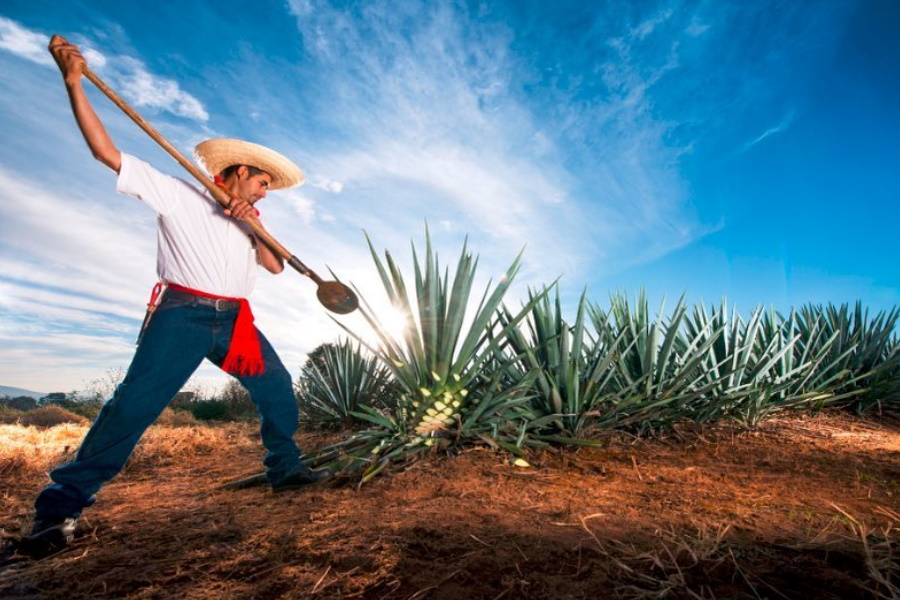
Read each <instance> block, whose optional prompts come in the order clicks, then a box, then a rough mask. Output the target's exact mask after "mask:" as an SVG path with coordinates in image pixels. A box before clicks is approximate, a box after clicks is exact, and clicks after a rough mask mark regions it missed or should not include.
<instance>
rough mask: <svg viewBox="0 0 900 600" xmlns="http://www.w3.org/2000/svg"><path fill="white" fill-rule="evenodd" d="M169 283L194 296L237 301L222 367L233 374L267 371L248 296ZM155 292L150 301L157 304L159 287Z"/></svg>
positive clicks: (259, 373)
mask: <svg viewBox="0 0 900 600" xmlns="http://www.w3.org/2000/svg"><path fill="white" fill-rule="evenodd" d="M167 285H168V287H169V289H172V290H177V291H180V292H187V293H188V294H192V295H194V296H200V297H203V298H213V299H216V300H228V301H231V302H237V303H238V304H239V308H238V314H237V319H236V320H235V322H234V331H233V332H232V334H231V343H230V344H229V346H228V354H227V355H226V356H225V362H223V363H222V369H224V370H225V371H226V372H228V373H231V374H232V375H262V374H263V373H264V372H265V370H266V365H265V363H264V362H263V357H262V348H261V347H260V344H259V336H258V335H257V333H256V327H254V326H253V312H252V311H251V310H250V303H249V302H248V301H247V299H246V298H230V297H228V296H217V295H215V294H208V293H206V292H201V291H199V290H193V289H191V288H188V287H184V286H182V285H178V284H176V283H169V284H167ZM157 286H159V284H157ZM153 292H154V297H153V298H152V299H151V301H150V302H151V304H153V305H155V304H156V302H155V299H156V296H157V295H158V293H159V292H158V291H157V288H154V290H153Z"/></svg>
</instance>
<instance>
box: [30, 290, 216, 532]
mask: <svg viewBox="0 0 900 600" xmlns="http://www.w3.org/2000/svg"><path fill="white" fill-rule="evenodd" d="M202 310H203V309H202V308H194V307H188V306H183V305H174V306H167V305H166V303H165V302H164V303H163V304H162V305H160V307H159V308H158V309H157V312H156V314H155V315H154V316H153V319H151V321H150V324H149V325H148V327H147V330H146V331H145V332H144V337H143V339H142V340H141V343H140V345H139V346H138V348H137V351H136V352H135V355H134V358H133V359H132V362H131V366H130V367H129V368H128V372H127V373H126V375H125V379H124V380H123V381H122V383H121V384H119V386H118V387H117V388H116V390H115V392H114V394H113V397H112V398H111V399H110V400H109V401H108V402H107V403H106V404H105V405H104V406H103V408H102V409H101V411H100V414H99V415H97V418H96V420H95V421H94V423H93V424H92V425H91V428H90V430H89V431H88V433H87V435H86V436H85V438H84V440H83V441H82V443H81V446H80V448H79V449H78V452H77V454H76V455H75V459H74V460H73V461H72V462H69V463H67V464H64V465H62V466H60V467H58V468H57V469H55V470H54V471H53V472H52V473H51V474H50V478H51V479H52V480H53V482H54V483H52V484H50V485H48V486H46V487H45V488H44V489H43V490H42V491H41V493H40V495H39V496H38V498H37V500H36V501H35V510H36V513H37V515H38V517H43V516H50V515H65V516H76V515H78V514H80V512H81V509H82V508H84V507H85V506H90V505H91V504H92V503H93V495H94V494H95V493H97V491H98V490H99V489H100V487H101V486H102V485H103V484H104V483H106V482H107V481H109V480H110V479H112V478H113V477H115V476H116V474H118V473H119V471H121V469H122V467H123V466H124V465H125V462H126V461H127V460H128V457H129V456H131V453H132V451H133V450H134V447H135V446H136V445H137V443H138V440H140V437H141V435H142V434H143V433H144V431H145V430H146V429H147V427H149V426H150V425H151V424H153V422H154V421H155V420H156V419H157V417H159V414H160V413H161V412H162V411H163V409H164V408H165V407H166V406H167V405H168V404H169V402H170V401H171V400H172V398H173V397H174V396H175V394H176V393H177V392H178V390H180V389H181V387H182V386H183V385H184V383H185V382H186V381H187V380H188V378H190V376H191V374H192V373H193V372H194V371H195V370H196V368H197V367H198V366H199V364H200V362H201V361H202V360H203V358H204V357H205V355H206V353H207V352H208V350H209V348H210V346H211V345H212V335H211V332H210V328H209V326H208V325H207V326H204V324H203V322H202V321H203V318H202V317H203V315H202V314H201V311H202Z"/></svg>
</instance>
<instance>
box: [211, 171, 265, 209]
mask: <svg viewBox="0 0 900 600" xmlns="http://www.w3.org/2000/svg"><path fill="white" fill-rule="evenodd" d="M213 181H214V182H215V184H216V185H217V186H219V187H220V188H222V189H223V190H224V191H225V193H228V188H226V187H225V180H224V179H222V178H221V177H219V176H218V175H216V176H214V177H213ZM228 197H229V198H230V197H231V194H228ZM253 210H255V211H256V216H257V217H258V216H259V209H258V208H256V207H255V206H254V207H253Z"/></svg>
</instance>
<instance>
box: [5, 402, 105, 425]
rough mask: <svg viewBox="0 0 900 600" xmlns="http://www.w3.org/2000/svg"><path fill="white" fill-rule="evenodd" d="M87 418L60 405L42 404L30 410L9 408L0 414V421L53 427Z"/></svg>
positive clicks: (85, 421)
mask: <svg viewBox="0 0 900 600" xmlns="http://www.w3.org/2000/svg"><path fill="white" fill-rule="evenodd" d="M87 422H88V419H87V418H85V417H83V416H81V415H79V414H76V413H73V412H72V411H69V410H66V409H64V408H62V407H61V406H42V407H40V408H35V409H32V410H26V411H19V410H10V411H4V412H3V413H2V414H0V423H5V424H7V425H16V424H17V425H24V426H35V427H53V426H54V425H61V424H63V423H79V424H85V423H87Z"/></svg>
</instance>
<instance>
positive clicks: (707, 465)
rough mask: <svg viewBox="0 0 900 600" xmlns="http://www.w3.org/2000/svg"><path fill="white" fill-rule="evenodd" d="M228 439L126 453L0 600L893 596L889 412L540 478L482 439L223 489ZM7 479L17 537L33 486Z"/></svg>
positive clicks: (235, 462) (897, 451)
mask: <svg viewBox="0 0 900 600" xmlns="http://www.w3.org/2000/svg"><path fill="white" fill-rule="evenodd" d="M229 427H230V429H229V430H228V431H229V433H228V436H230V438H231V439H232V441H233V443H232V444H230V445H227V446H226V447H219V448H215V449H210V448H206V449H204V450H203V451H202V452H190V453H181V454H178V453H174V454H172V455H170V456H169V457H168V458H165V457H163V458H160V457H159V456H155V455H152V454H141V452H140V451H139V452H138V453H136V455H135V457H133V459H132V461H131V463H130V465H129V467H128V468H127V469H126V471H125V473H123V474H122V475H121V476H120V477H119V478H117V479H116V480H114V481H113V482H112V483H110V484H109V485H108V486H106V487H105V488H104V489H103V490H102V492H101V493H100V494H99V500H98V502H97V504H96V505H95V506H94V507H92V508H90V509H88V510H87V511H86V512H85V515H84V518H82V520H81V522H80V534H79V537H78V539H77V540H76V542H75V544H73V546H72V547H71V548H70V549H68V550H66V551H65V552H63V553H61V554H58V555H56V556H53V557H50V558H47V559H44V560H42V561H37V562H34V561H28V560H13V561H12V562H10V563H7V564H6V565H5V566H4V567H2V568H0V569H2V570H0V597H2V598H7V599H24V598H48V599H55V598H60V599H63V598H64V599H69V598H183V599H212V598H236V599H250V598H260V599H269V598H322V599H337V598H362V599H368V598H378V599H398V600H399V599H402V600H424V599H434V600H450V599H458V598H466V599H468V598H473V599H475V598H478V599H481V598H484V599H493V600H499V599H501V598H505V599H513V598H527V599H537V598H553V599H556V598H560V599H562V598H573V599H574V598H676V599H680V598H704V599H706V598H709V599H719V600H726V599H734V600H737V599H743V598H748V599H751V598H752V599H762V598H771V599H782V598H788V599H805V598H817V599H819V598H821V599H827V598H841V599H844V598H850V599H855V598H878V597H881V598H888V599H891V598H898V597H900V596H898V589H900V563H898V561H900V547H898V542H900V536H898V535H897V530H896V529H895V528H897V527H900V516H898V513H900V428H898V421H896V420H881V421H873V420H862V419H859V418H855V417H852V416H849V415H846V414H842V413H831V414H823V415H819V416H816V417H807V418H780V419H777V420H773V421H771V422H768V423H766V424H764V425H762V426H761V427H760V428H758V429H757V430H754V431H745V430H742V429H739V428H736V427H730V426H724V425H723V426H716V427H704V428H697V427H693V428H681V429H679V430H678V431H676V432H674V433H670V434H668V435H666V436H664V437H663V438H659V439H649V440H648V439H633V438H630V437H628V436H626V435H622V434H617V435H615V436H610V437H607V438H605V439H604V446H603V447H601V448H582V449H578V450H565V451H544V452H542V453H539V454H536V455H534V456H532V457H530V459H529V460H530V462H531V463H532V467H531V468H519V467H515V466H513V465H511V464H509V461H508V458H507V456H506V455H503V454H500V453H495V452H493V451H490V450H488V449H481V448H476V449H472V450H469V451H466V452H464V453H462V454H460V455H458V456H455V457H447V456H433V457H430V458H428V459H427V460H423V461H420V462H418V463H415V464H414V465H413V466H412V467H411V468H409V469H407V470H405V471H402V472H394V473H391V474H388V475H386V476H381V477H379V478H377V479H376V480H375V481H373V482H371V483H369V484H366V485H364V486H362V487H361V488H358V487H357V486H356V485H354V484H349V483H347V482H343V483H342V482H331V483H327V484H323V485H320V486H319V487H315V488H311V489H306V490H303V491H296V492H286V493H282V494H273V493H272V492H271V491H270V490H268V489H265V488H251V489H244V490H237V491H229V490H222V489H219V486H220V485H221V484H223V483H225V482H226V481H229V480H233V479H235V478H238V477H240V476H243V475H247V474H250V473H253V472H254V471H257V470H259V467H260V462H259V461H260V460H261V458H262V454H263V452H262V449H261V448H260V446H259V444H258V443H257V442H256V430H255V427H254V426H251V425H241V426H235V425H231V426H229ZM328 439H329V438H327V436H324V435H322V434H316V433H303V434H301V441H302V442H303V443H304V445H305V446H306V447H315V446H317V445H319V444H323V443H325V442H326V441H328ZM4 478H5V479H6V480H7V481H6V482H5V483H4V484H3V486H2V487H3V488H5V489H4V490H3V491H2V492H0V495H3V496H4V497H3V503H2V504H0V506H2V507H3V512H2V514H0V528H2V531H3V534H4V537H7V538H8V537H12V536H15V535H18V534H19V533H21V532H22V531H24V530H26V529H27V527H28V526H29V525H30V522H29V507H30V503H31V501H32V499H33V497H34V494H35V493H36V492H37V491H38V489H39V488H40V486H41V485H42V484H43V481H39V480H35V478H34V476H33V475H29V476H27V477H25V476H17V475H16V473H6V474H5V477H4ZM38 479H40V478H38ZM879 578H880V579H881V582H879ZM879 593H880V594H881V595H880V596H879V595H878V594H879Z"/></svg>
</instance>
